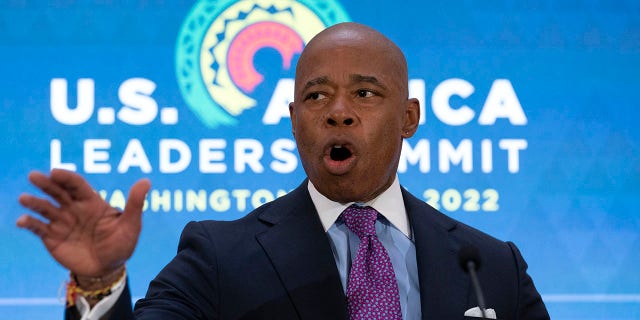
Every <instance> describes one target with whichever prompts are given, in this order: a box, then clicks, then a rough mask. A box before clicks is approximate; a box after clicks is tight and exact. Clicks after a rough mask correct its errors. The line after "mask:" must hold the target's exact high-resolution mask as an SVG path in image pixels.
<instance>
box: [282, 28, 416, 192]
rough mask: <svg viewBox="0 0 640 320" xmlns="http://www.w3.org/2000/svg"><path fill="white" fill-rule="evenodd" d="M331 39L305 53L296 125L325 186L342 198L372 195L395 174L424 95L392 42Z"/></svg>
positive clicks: (314, 177) (312, 171) (309, 167)
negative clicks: (415, 92)
mask: <svg viewBox="0 0 640 320" xmlns="http://www.w3.org/2000/svg"><path fill="white" fill-rule="evenodd" d="M323 40H324V39H323ZM327 40H328V41H317V42H315V43H313V46H310V47H308V48H307V49H305V50H306V52H305V53H304V54H303V56H302V57H301V59H300V61H299V65H298V69H297V74H296V85H295V87H296V89H295V91H296V92H295V101H294V102H293V103H291V105H290V107H289V109H290V112H291V120H292V126H293V133H294V136H295V139H296V142H297V144H298V151H299V153H300V158H301V160H302V165H303V167H304V169H305V172H306V173H307V175H308V177H309V179H310V180H311V182H312V183H313V184H314V186H315V187H316V188H317V189H318V191H320V192H321V193H322V194H323V195H325V196H326V197H328V198H329V199H331V200H333V201H337V202H341V203H346V202H351V201H368V200H371V199H373V198H374V197H376V196H378V195H379V194H380V193H381V192H382V191H384V190H385V189H386V188H388V187H389V186H390V185H391V183H392V182H393V179H394V177H395V174H396V170H397V166H398V159H399V156H400V150H401V147H402V138H403V137H409V136H411V135H413V133H414V132H415V129H416V127H417V122H418V118H419V111H418V109H419V108H418V102H417V100H415V99H410V100H408V99H407V87H406V86H407V80H406V70H405V69H403V67H401V66H402V64H400V63H399V62H398V61H397V59H394V57H393V56H392V55H390V53H389V52H388V51H389V50H388V48H386V47H385V46H384V45H380V44H376V43H375V41H374V42H373V43H372V42H371V41H368V40H366V39H362V38H361V39H349V37H336V38H332V39H330V40H329V39H327ZM369 40H371V39H369ZM405 68H406V67H405Z"/></svg>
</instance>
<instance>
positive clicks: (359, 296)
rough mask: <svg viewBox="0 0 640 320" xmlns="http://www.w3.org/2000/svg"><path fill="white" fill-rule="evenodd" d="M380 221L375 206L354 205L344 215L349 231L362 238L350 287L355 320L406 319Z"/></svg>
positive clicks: (353, 267) (352, 316)
mask: <svg viewBox="0 0 640 320" xmlns="http://www.w3.org/2000/svg"><path fill="white" fill-rule="evenodd" d="M377 218H378V212H377V211H376V210H375V209H373V208H371V207H360V206H357V205H352V206H350V207H349V208H347V209H345V210H344V211H343V212H342V219H344V222H345V224H346V225H347V227H348V228H349V230H351V231H352V232H353V233H355V234H356V235H357V236H358V238H360V246H359V247H358V253H357V255H356V258H355V260H353V264H352V265H351V272H350V273H349V281H348V284H347V301H348V306H349V318H350V319H351V320H361V319H367V320H368V319H402V312H401V311H400V295H399V293H398V283H397V282H396V276H395V273H394V272H393V265H391V259H390V258H389V254H387V250H385V248H384V247H383V246H382V242H380V240H379V239H378V236H377V235H376V228H375V223H376V219H377Z"/></svg>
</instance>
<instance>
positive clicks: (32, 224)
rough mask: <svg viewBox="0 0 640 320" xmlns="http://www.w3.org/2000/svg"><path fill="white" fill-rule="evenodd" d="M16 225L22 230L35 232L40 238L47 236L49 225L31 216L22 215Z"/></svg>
mask: <svg viewBox="0 0 640 320" xmlns="http://www.w3.org/2000/svg"><path fill="white" fill-rule="evenodd" d="M16 225H17V226H18V227H20V228H23V229H27V230H29V231H31V232H33V233H34V234H35V235H37V236H38V237H40V238H44V237H46V236H47V230H48V225H47V224H46V223H44V222H42V221H40V220H38V219H36V218H34V217H32V216H30V215H27V214H25V215H22V216H20V218H18V220H17V221H16Z"/></svg>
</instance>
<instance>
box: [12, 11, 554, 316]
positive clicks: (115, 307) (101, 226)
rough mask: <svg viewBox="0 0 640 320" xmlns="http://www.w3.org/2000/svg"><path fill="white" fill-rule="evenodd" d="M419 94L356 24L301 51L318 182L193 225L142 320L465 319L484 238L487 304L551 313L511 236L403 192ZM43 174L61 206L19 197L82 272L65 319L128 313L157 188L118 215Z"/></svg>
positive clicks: (77, 180)
mask: <svg viewBox="0 0 640 320" xmlns="http://www.w3.org/2000/svg"><path fill="white" fill-rule="evenodd" d="M407 86H408V75H407V65H406V61H405V58H404V55H403V54H402V52H401V51H400V49H399V48H398V47H397V46H396V45H395V44H394V43H392V42H391V41H390V40H389V39H387V38H386V37H384V36H383V35H382V34H380V33H378V32H377V31H375V30H373V29H371V28H369V27H366V26H363V25H360V24H355V23H343V24H338V25H335V26H333V27H330V28H328V29H326V30H324V31H323V32H321V33H319V34H318V35H317V36H316V37H315V38H314V39H312V40H311V41H310V42H309V44H308V45H307V47H306V48H305V49H304V51H303V53H302V54H301V56H300V59H299V62H298V65H297V68H296V81H295V101H294V102H292V103H291V104H290V106H289V111H290V113H291V122H292V131H293V135H294V137H295V139H296V143H297V145H298V150H299V153H300V158H301V161H302V165H303V167H304V170H305V172H306V173H307V176H308V180H307V181H304V182H303V183H302V184H301V185H300V187H298V188H297V189H295V190H294V191H292V192H291V193H289V194H288V195H286V196H283V197H281V198H279V199H277V200H275V201H273V202H271V203H268V204H265V205H264V206H262V207H260V208H258V209H256V210H254V211H253V212H252V213H250V214H249V215H247V216H246V217H244V218H242V219H240V220H237V221H232V222H214V221H204V222H197V223H196V222H192V223H189V224H188V225H187V226H186V227H185V230H184V231H183V234H182V237H181V240H180V245H179V249H178V253H177V255H176V257H175V258H174V259H173V260H172V261H171V262H170V263H169V264H168V265H167V266H166V267H165V268H164V269H163V270H162V271H161V272H160V274H158V276H157V277H156V278H155V279H154V280H153V281H152V282H151V284H150V285H149V290H148V292H147V295H146V297H145V298H144V299H142V300H140V301H138V302H137V303H136V310H135V317H136V318H138V319H348V318H351V319H399V318H403V319H421V318H422V319H462V318H464V314H465V311H466V310H468V309H472V308H473V307H475V306H477V303H476V301H477V300H476V296H475V294H474V291H473V288H472V286H471V283H470V280H469V278H468V276H467V275H466V274H465V272H464V271H463V270H461V269H460V268H459V267H458V266H457V254H458V251H459V250H460V248H462V247H464V246H467V245H473V246H475V247H477V248H478V250H479V252H480V255H481V256H482V257H483V258H484V264H483V267H482V269H481V270H480V271H479V277H480V282H481V283H482V285H483V287H484V291H485V300H486V304H487V307H488V308H492V309H494V310H495V312H496V314H497V317H498V318H499V319H548V318H549V316H548V314H547V311H546V309H545V306H544V304H543V302H542V300H541V298H540V295H539V294H538V292H537V291H536V289H535V287H534V285H533V282H532V280H531V278H530V277H529V276H528V275H527V273H526V269H527V265H526V263H525V262H524V260H523V258H522V257H521V255H520V253H519V252H518V250H517V248H516V247H515V246H514V245H513V244H512V243H505V242H502V241H499V240H496V239H494V238H492V237H490V236H488V235H486V234H484V233H481V232H480V231H477V230H475V229H473V228H471V227H469V226H466V225H464V224H462V223H460V222H457V221H455V220H452V219H450V218H448V217H446V216H444V215H443V214H441V213H439V212H437V211H436V210H434V209H433V208H431V207H429V206H428V205H426V204H425V203H424V202H422V201H420V200H419V199H417V198H415V197H413V196H412V195H411V194H409V193H408V192H407V191H406V190H404V189H402V188H401V187H400V185H399V182H398V181H397V175H396V170H397V166H398V161H399V157H400V151H401V147H402V139H404V138H408V137H411V136H412V135H413V134H414V133H415V131H416V129H417V127H418V120H419V118H420V117H419V104H418V101H417V100H416V99H409V98H408V88H407ZM29 178H30V180H31V182H32V183H33V184H34V185H36V186H37V187H39V188H40V189H42V190H43V191H44V192H45V193H47V194H49V195H50V196H51V197H52V198H53V199H55V200H56V201H57V202H58V206H54V205H53V204H51V203H50V202H49V201H46V200H43V199H39V198H36V197H33V196H31V195H22V196H21V197H20V203H21V204H22V205H24V206H25V207H27V208H29V209H31V210H32V211H34V212H36V213H38V214H40V215H42V216H43V217H44V218H46V219H48V220H49V222H48V223H44V222H42V221H39V220H37V219H35V218H33V217H31V216H28V215H25V216H22V217H20V218H19V220H18V222H17V224H18V226H20V227H22V228H27V229H29V230H31V231H32V232H34V233H35V234H36V235H38V236H40V237H41V239H42V241H43V242H44V244H45V246H46V247H47V249H48V250H49V252H50V253H51V255H52V256H53V257H54V258H55V259H56V260H57V261H58V262H60V263H61V264H62V265H63V266H65V267H66V268H68V269H69V270H70V271H71V273H72V278H73V279H72V280H74V281H73V282H72V283H73V284H77V287H75V286H72V287H71V288H69V289H68V290H69V291H70V292H71V293H74V294H76V296H84V298H77V297H74V296H72V297H71V298H70V305H74V304H77V305H78V308H77V309H76V308H70V309H69V310H68V312H67V316H68V317H73V316H77V315H75V314H76V313H77V311H79V313H81V314H84V315H87V314H89V310H88V309H89V307H88V306H91V307H92V309H91V311H90V313H91V314H90V315H92V316H95V315H98V314H106V315H105V318H106V317H107V316H111V318H112V319H121V318H127V317H130V316H131V309H130V308H131V306H130V296H129V292H128V289H127V288H126V280H125V279H124V278H125V276H124V275H125V272H124V265H125V262H126V260H127V259H128V258H129V257H130V256H131V254H132V252H133V249H134V248H135V244H136V241H137V239H138V235H139V232H140V225H141V222H140V221H141V218H140V217H141V211H142V204H143V201H144V196H145V194H146V192H147V191H148V189H149V188H150V183H149V181H147V180H140V181H138V182H137V183H136V184H134V185H133V187H132V188H131V191H130V194H129V200H128V202H127V205H126V207H125V209H124V211H123V212H122V213H119V212H118V211H117V210H115V209H113V208H111V207H109V206H108V204H107V203H105V202H104V201H103V200H102V199H100V197H99V196H98V195H97V194H95V193H94V192H93V191H92V189H91V187H90V186H89V185H88V184H87V183H86V182H85V181H84V180H83V179H82V178H81V177H80V176H78V175H76V174H74V173H70V172H66V171H62V170H52V172H51V174H50V175H49V176H46V175H44V174H41V173H35V172H34V173H31V174H30V175H29ZM354 204H355V205H354ZM365 216H366V217H371V218H366V219H365V218H363V217H365ZM367 219H369V220H370V221H369V220H367ZM364 220H367V221H369V222H366V221H364ZM363 221H364V222H363ZM367 223H369V224H367ZM365 225H366V226H365ZM361 244H362V245H361ZM371 290H373V291H371ZM85 300H89V301H85ZM87 302H88V304H87Z"/></svg>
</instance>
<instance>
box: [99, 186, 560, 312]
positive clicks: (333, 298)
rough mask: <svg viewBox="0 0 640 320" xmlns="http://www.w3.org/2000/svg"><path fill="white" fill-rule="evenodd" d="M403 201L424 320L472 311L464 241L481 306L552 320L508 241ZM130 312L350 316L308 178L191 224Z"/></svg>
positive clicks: (408, 198)
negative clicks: (238, 210)
mask: <svg viewBox="0 0 640 320" xmlns="http://www.w3.org/2000/svg"><path fill="white" fill-rule="evenodd" d="M402 195H403V197H404V203H405V206H406V209H407V213H408V216H409V221H410V224H411V227H412V229H413V234H414V238H415V245H416V254H417V261H418V272H419V280H420V299H421V308H422V317H423V319H465V317H464V316H463V314H464V312H465V311H466V310H467V309H469V308H472V307H475V306H477V302H476V301H477V300H476V297H475V294H474V291H473V288H472V286H471V281H470V279H469V277H468V275H467V274H466V273H465V272H464V271H462V270H461V268H460V267H459V266H458V262H457V255H458V251H459V249H460V248H461V247H463V246H464V245H467V244H472V245H474V246H476V247H477V248H478V249H479V251H480V255H481V257H482V259H483V265H482V268H481V270H480V271H479V278H480V283H481V284H482V287H483V291H484V295H485V301H486V305H487V307H488V308H493V309H495V311H496V313H497V316H498V318H499V319H514V320H515V319H549V316H548V314H547V310H546V308H545V306H544V304H543V302H542V300H541V298H540V295H539V294H538V292H537V290H536V289H535V287H534V284H533V282H532V280H531V278H530V277H529V275H528V274H527V272H526V269H527V265H526V263H525V261H524V260H523V258H522V256H521V255H520V252H519V251H518V249H517V248H516V247H515V245H514V244H512V243H510V242H503V241H500V240H497V239H495V238H493V237H491V236H489V235H487V234H485V233H482V232H480V231H478V230H476V229H473V228H471V227H469V226H467V225H465V224H463V223H460V222H458V221H455V220H453V219H451V218H449V217H447V216H445V215H443V214H442V213H440V212H438V211H437V210H435V209H433V208H432V207H430V206H428V205H427V204H425V203H424V202H423V201H420V200H419V199H417V198H415V197H414V196H412V195H411V194H409V192H407V191H406V190H404V189H403V190H402ZM128 297H129V295H128V294H126V295H123V298H122V299H128ZM122 299H121V300H122ZM129 308H130V306H129ZM126 309H127V303H126V302H125V301H119V303H118V304H117V308H116V310H114V312H113V314H114V315H115V314H117V315H118V317H117V318H116V317H113V316H112V317H111V318H112V319H123V316H122V315H123V314H126V313H127V311H128V310H126ZM129 311H130V309H129ZM134 316H135V318H136V319H348V314H347V305H346V297H345V294H344V292H343V290H342V285H341V282H340V277H339V275H338V270H337V268H336V263H335V260H334V258H333V254H332V251H331V248H330V245H329V239H328V237H327V235H326V234H325V232H324V229H323V227H322V224H321V222H320V219H319V217H318V214H317V212H316V210H315V207H314V205H313V202H312V201H311V198H310V196H309V192H308V190H307V182H306V181H305V182H304V183H303V184H302V185H301V186H300V187H298V188H297V189H295V190H294V191H292V192H290V193H289V194H287V195H285V196H283V197H281V198H279V199H277V200H275V201H273V202H270V203H267V204H265V205H263V206H261V207H260V208H258V209H256V210H254V211H253V212H252V213H250V214H249V215H247V216H246V217H244V218H242V219H239V220H236V221H229V222H219V221H203V222H191V223H189V224H188V225H187V226H186V227H185V229H184V231H183V233H182V236H181V239H180V244H179V248H178V253H177V255H176V257H175V258H174V259H173V260H172V261H171V262H170V263H169V264H168V265H167V266H166V267H165V268H164V269H163V270H162V271H161V272H160V273H159V274H158V276H157V277H156V278H155V279H154V280H153V281H152V282H151V283H150V285H149V290H148V292H147V295H146V297H145V298H144V299H141V300H139V301H138V302H137V303H136V306H135V311H134Z"/></svg>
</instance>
